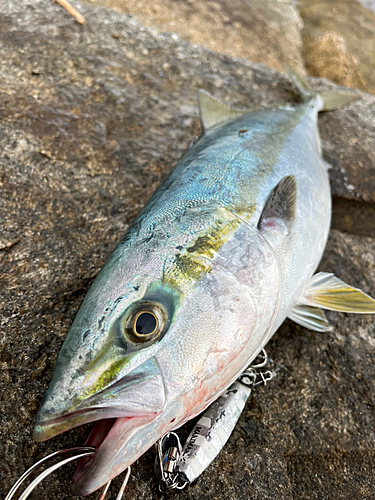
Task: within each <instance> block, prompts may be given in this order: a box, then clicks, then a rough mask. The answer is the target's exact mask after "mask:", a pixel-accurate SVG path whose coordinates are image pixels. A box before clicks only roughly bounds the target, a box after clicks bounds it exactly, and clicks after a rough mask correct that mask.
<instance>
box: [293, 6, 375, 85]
mask: <svg viewBox="0 0 375 500" xmlns="http://www.w3.org/2000/svg"><path fill="white" fill-rule="evenodd" d="M361 3H362V4H363V5H361ZM361 3H360V2H359V1H358V0H319V1H311V0H298V3H297V5H298V10H299V13H300V15H301V17H302V20H303V24H304V26H303V29H302V40H303V52H302V53H303V58H304V61H305V64H306V69H307V72H308V74H310V75H313V76H323V77H325V78H329V79H330V80H332V81H334V82H336V83H339V84H341V85H346V86H348V87H353V88H360V89H362V90H366V91H367V92H370V93H372V94H374V93H375V72H374V70H375V13H374V12H373V11H371V10H370V9H369V8H365V6H366V3H365V2H361ZM364 5H365V6H364ZM367 6H368V7H370V5H367ZM372 6H374V4H373V2H372Z"/></svg>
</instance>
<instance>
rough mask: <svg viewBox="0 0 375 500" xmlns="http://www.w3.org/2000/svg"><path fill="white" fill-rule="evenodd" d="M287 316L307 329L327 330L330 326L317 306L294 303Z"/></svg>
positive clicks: (330, 328)
mask: <svg viewBox="0 0 375 500" xmlns="http://www.w3.org/2000/svg"><path fill="white" fill-rule="evenodd" d="M288 318H289V319H291V320H292V321H294V322H295V323H298V324H299V325H301V326H304V327H305V328H308V329H309V330H314V331H316V332H329V331H331V330H332V328H333V327H332V326H331V325H330V324H329V323H328V321H327V318H326V317H325V314H324V312H323V311H322V310H321V309H320V308H319V307H311V306H305V305H298V304H297V305H296V306H294V307H293V309H292V310H291V311H290V313H289V314H288Z"/></svg>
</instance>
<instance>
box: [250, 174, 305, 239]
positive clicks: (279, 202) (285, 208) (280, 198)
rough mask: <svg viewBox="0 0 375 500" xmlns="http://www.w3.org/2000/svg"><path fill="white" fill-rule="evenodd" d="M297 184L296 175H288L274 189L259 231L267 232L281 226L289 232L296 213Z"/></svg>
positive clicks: (259, 225) (259, 223) (264, 211)
mask: <svg viewBox="0 0 375 500" xmlns="http://www.w3.org/2000/svg"><path fill="white" fill-rule="evenodd" d="M296 201H297V183H296V179H295V177H294V175H288V176H286V177H284V178H283V179H281V181H280V182H279V183H278V184H277V186H275V187H274V188H273V190H272V191H271V194H270V195H269V197H268V199H267V201H266V204H265V206H264V208H263V212H262V215H261V216H260V219H259V222H258V229H260V230H265V229H270V228H272V227H279V226H280V225H281V226H282V227H284V228H285V230H286V231H289V230H290V228H291V226H292V224H293V221H294V217H295V213H296Z"/></svg>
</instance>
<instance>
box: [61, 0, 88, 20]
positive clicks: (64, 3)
mask: <svg viewBox="0 0 375 500" xmlns="http://www.w3.org/2000/svg"><path fill="white" fill-rule="evenodd" d="M56 2H57V3H59V4H60V5H61V6H62V7H64V9H66V10H67V11H68V12H69V14H71V15H72V16H73V17H74V19H75V20H76V21H77V22H78V23H79V24H85V22H86V21H85V18H84V17H83V16H82V15H81V14H80V13H79V12H78V10H76V9H75V8H74V7H72V6H71V5H70V3H69V2H68V0H56Z"/></svg>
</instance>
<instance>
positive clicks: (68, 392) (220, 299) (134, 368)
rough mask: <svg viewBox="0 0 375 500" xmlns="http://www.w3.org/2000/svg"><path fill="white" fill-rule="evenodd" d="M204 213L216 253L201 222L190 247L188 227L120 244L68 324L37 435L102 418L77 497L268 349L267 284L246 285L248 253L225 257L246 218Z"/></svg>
mask: <svg viewBox="0 0 375 500" xmlns="http://www.w3.org/2000/svg"><path fill="white" fill-rule="evenodd" d="M207 217H208V218H209V220H206V221H204V220H201V222H200V223H201V225H202V227H203V228H204V227H206V226H207V225H208V226H210V227H211V228H212V227H214V229H213V230H210V231H211V232H210V231H208V232H207V230H205V231H206V233H205V234H206V235H207V234H209V235H210V238H211V240H212V238H213V237H214V236H215V237H216V238H218V234H219V232H220V231H221V236H220V237H221V240H220V245H217V244H215V245H216V246H215V248H214V244H213V243H212V241H211V243H210V242H209V241H208V239H207V238H206V239H204V238H203V236H202V231H200V228H198V229H197V228H195V229H194V231H195V233H194V234H196V233H197V234H198V235H199V236H194V242H193V243H191V242H189V243H188V244H187V243H186V233H185V236H184V235H182V233H181V235H180V236H179V238H180V239H179V240H178V241H177V240H176V238H175V239H170V240H168V241H164V242H162V243H161V239H162V238H161V237H160V238H159V239H158V238H154V239H153V240H147V239H139V238H138V240H137V242H136V244H134V243H132V244H127V243H126V242H125V243H121V244H120V245H119V246H118V247H117V248H116V249H115V251H114V252H113V254H112V255H111V256H110V258H109V259H108V261H107V262H106V264H105V266H104V267H103V269H102V270H101V272H100V273H99V274H98V276H97V278H96V279H95V281H94V283H93V285H92V286H91V288H90V290H89V292H88V294H87V296H86V297H85V300H84V302H83V303H82V305H81V308H80V310H79V312H78V314H77V316H76V318H75V320H74V322H73V324H72V327H71V329H70V331H69V333H68V335H67V338H66V340H65V342H64V345H63V347H62V349H61V351H60V353H59V356H58V359H57V362H56V366H55V370H54V375H53V379H52V382H51V385H50V387H49V388H48V390H47V392H46V396H45V399H44V402H43V404H42V406H41V408H40V410H39V414H38V418H37V423H36V426H35V430H34V438H35V439H36V440H37V441H44V440H46V439H49V438H51V437H53V436H55V435H57V434H59V433H62V432H65V431H66V430H68V429H71V428H73V427H76V426H79V425H82V424H84V423H88V422H94V421H95V422H96V424H95V426H94V428H93V430H92V432H91V434H90V436H89V438H88V440H87V442H86V444H87V445H92V446H95V448H96V452H95V454H94V455H93V456H92V457H88V458H86V459H84V460H82V461H81V462H80V463H79V465H78V468H77V471H76V473H75V476H74V479H73V488H74V491H75V493H76V494H79V495H87V494H89V493H91V492H93V491H95V490H96V489H97V488H99V487H100V486H102V485H103V484H105V483H106V482H107V481H108V480H109V479H111V478H113V477H115V476H117V475H118V474H119V473H120V472H121V471H122V470H124V469H125V468H126V467H127V466H128V465H130V464H131V463H133V462H134V461H135V460H136V459H137V458H138V457H139V456H141V455H142V454H143V453H144V452H145V451H146V450H147V449H148V448H149V447H150V446H152V444H154V443H155V442H156V441H157V440H158V439H159V438H160V437H162V436H163V435H164V434H165V433H166V432H168V431H169V430H171V429H174V428H176V427H179V426H180V425H182V423H184V422H185V421H187V420H188V419H189V418H192V417H193V416H195V415H196V414H198V413H200V412H201V411H202V410H203V409H204V408H205V407H206V406H208V404H210V403H211V402H212V401H213V400H215V399H216V398H217V397H218V396H219V395H220V394H221V393H222V392H223V391H224V390H225V389H226V387H227V386H228V385H229V384H230V383H231V382H232V381H233V380H234V379H235V378H236V376H237V375H238V374H239V372H240V371H241V370H242V369H243V368H244V367H245V366H246V363H247V362H248V361H249V358H250V357H251V356H252V355H253V354H254V355H255V354H256V350H258V351H259V350H260V348H261V347H262V345H261V341H260V337H259V335H260V333H259V325H260V324H263V323H264V321H263V323H262V320H260V316H259V311H258V307H259V294H260V291H259V290H255V291H254V290H253V291H252V290H251V289H249V287H248V286H245V284H244V282H243V280H241V277H240V276H239V275H238V269H237V268H238V266H240V267H241V266H245V263H244V259H246V266H247V267H248V263H249V261H248V255H245V254H244V255H243V257H242V258H240V259H237V260H238V262H239V263H238V262H237V264H235V263H234V262H233V265H235V266H237V267H236V269H234V268H233V269H231V268H230V266H229V267H228V265H227V264H225V262H228V258H227V257H225V252H224V251H223V252H224V253H223V252H221V257H222V258H223V259H224V261H225V262H224V261H220V259H219V257H218V256H219V253H220V252H219V250H218V249H219V247H220V249H223V248H224V246H225V245H226V244H229V243H230V241H229V240H231V241H232V244H233V238H232V236H233V235H234V234H235V233H236V234H237V233H238V234H239V232H238V226H239V224H238V221H235V222H233V221H228V220H224V221H222V220H221V221H220V223H218V222H217V220H216V221H215V220H214V221H212V215H210V216H207ZM215 218H216V219H217V215H215V217H214V219H215ZM201 219H203V216H202V217H201ZM245 232H246V231H245ZM248 232H249V231H247V233H248ZM254 233H255V236H256V237H258V236H257V233H256V231H255V232H254ZM251 234H252V233H251ZM253 236H254V235H253ZM183 238H185V240H183ZM202 238H203V239H202ZM253 243H254V241H253ZM257 243H258V247H259V241H258V242H257ZM260 243H261V244H262V245H263V246H264V248H266V247H267V245H265V244H264V241H261V242H260ZM237 246H238V245H237V244H236V243H235V242H234V247H237ZM208 247H209V248H208ZM228 251H229V253H231V251H230V248H228ZM267 252H268V250H267V251H264V252H263V257H264V260H265V262H264V264H265V267H266V268H269V263H267V262H266V261H267V259H268V258H272V256H271V257H269V255H268V253H269V252H268V253H267ZM260 253H261V252H260V251H259V248H258V249H257V251H256V255H255V257H254V272H255V268H256V267H257V268H258V269H257V271H256V272H257V273H258V274H259V256H260ZM266 254H267V255H266ZM255 260H256V262H255ZM232 261H233V253H232V254H231V262H232ZM270 272H272V269H271V270H270ZM236 273H237V274H236ZM262 279H263V277H262V276H259V279H258V281H261V280H262ZM272 287H273V285H272V286H271V287H270V289H271V288H272ZM272 293H274V289H273V288H272ZM265 323H267V321H266V322H265ZM268 323H269V320H268ZM268 323H267V324H268ZM263 333H264V332H263ZM251 339H252V340H251Z"/></svg>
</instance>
